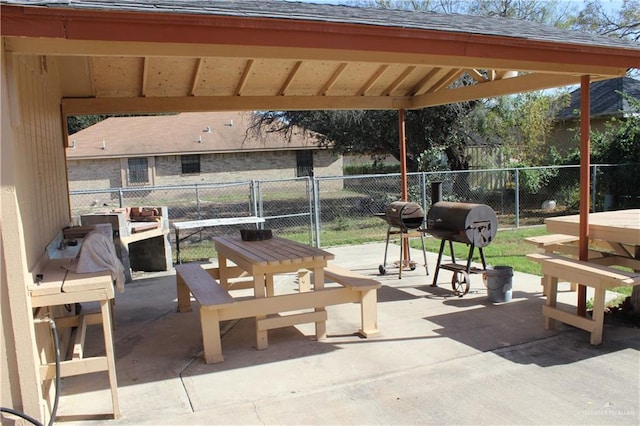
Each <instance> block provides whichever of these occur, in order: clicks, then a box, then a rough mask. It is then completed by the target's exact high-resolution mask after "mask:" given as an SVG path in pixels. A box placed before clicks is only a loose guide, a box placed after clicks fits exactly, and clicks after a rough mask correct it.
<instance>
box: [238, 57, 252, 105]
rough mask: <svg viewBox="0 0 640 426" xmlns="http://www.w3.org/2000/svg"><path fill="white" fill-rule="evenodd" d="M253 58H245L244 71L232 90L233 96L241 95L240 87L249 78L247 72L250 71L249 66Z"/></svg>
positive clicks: (241, 87) (242, 86)
mask: <svg viewBox="0 0 640 426" xmlns="http://www.w3.org/2000/svg"><path fill="white" fill-rule="evenodd" d="M253 61H254V60H253V59H249V60H247V63H246V65H245V67H244V71H242V76H241V77H240V80H239V81H238V84H237V86H236V89H235V90H234V94H235V96H242V89H243V88H244V86H245V85H246V84H247V80H248V79H249V73H250V72H251V67H252V66H253Z"/></svg>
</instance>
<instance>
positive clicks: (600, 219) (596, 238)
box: [528, 209, 640, 344]
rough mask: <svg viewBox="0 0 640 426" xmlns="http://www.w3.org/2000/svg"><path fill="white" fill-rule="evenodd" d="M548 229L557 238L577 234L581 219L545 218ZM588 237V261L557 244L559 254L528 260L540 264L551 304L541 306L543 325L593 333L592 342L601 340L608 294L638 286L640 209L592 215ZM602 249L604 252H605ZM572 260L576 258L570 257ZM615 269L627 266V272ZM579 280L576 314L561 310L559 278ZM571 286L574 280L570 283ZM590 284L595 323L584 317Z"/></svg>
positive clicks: (572, 246) (593, 320) (572, 248)
mask: <svg viewBox="0 0 640 426" xmlns="http://www.w3.org/2000/svg"><path fill="white" fill-rule="evenodd" d="M545 223H546V225H547V231H548V232H549V233H551V234H561V235H556V236H555V237H558V236H579V234H580V215H571V216H560V217H551V218H547V219H545ZM587 236H588V239H589V247H588V251H587V257H588V258H587V259H583V260H576V259H575V257H578V254H579V250H578V247H576V246H575V245H566V246H565V245H564V244H562V243H559V244H556V246H557V250H555V251H556V252H559V253H561V255H559V256H558V255H555V254H545V255H541V254H533V255H529V256H528V257H529V259H531V260H534V261H536V262H539V263H541V265H542V273H543V274H544V276H543V282H544V283H545V284H544V285H545V289H544V291H545V294H546V296H547V301H546V303H545V306H544V307H543V315H544V316H545V327H546V328H547V329H550V328H553V325H554V321H555V320H560V321H562V322H564V323H567V324H571V325H573V326H575V327H578V328H582V329H584V330H586V331H589V332H590V333H591V343H592V344H599V343H601V341H602V329H603V321H604V310H605V292H606V290H607V289H610V288H613V287H617V286H627V285H628V286H635V285H640V274H639V273H638V271H640V209H635V210H618V211H608V212H598V213H590V214H589V217H588V230H587ZM603 247H604V249H605V251H601V249H602V248H603ZM567 255H569V256H571V257H573V259H572V258H571V257H569V256H567ZM611 266H626V267H629V268H631V269H633V270H634V271H636V272H626V271H622V270H620V269H614V268H611ZM559 279H562V280H575V281H577V282H578V283H579V284H581V285H580V287H579V289H578V303H577V312H576V314H570V313H568V312H564V311H562V310H560V309H558V308H557V305H556V299H557V290H558V280H559ZM572 282H573V281H572ZM586 286H589V287H592V288H593V289H594V301H593V314H592V319H588V318H586Z"/></svg>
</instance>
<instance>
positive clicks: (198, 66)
mask: <svg viewBox="0 0 640 426" xmlns="http://www.w3.org/2000/svg"><path fill="white" fill-rule="evenodd" d="M202 62H203V59H202V58H198V61H197V63H196V67H195V69H194V71H193V78H192V79H191V90H189V95H190V96H195V95H196V89H197V88H198V82H199V81H200V72H201V71H202Z"/></svg>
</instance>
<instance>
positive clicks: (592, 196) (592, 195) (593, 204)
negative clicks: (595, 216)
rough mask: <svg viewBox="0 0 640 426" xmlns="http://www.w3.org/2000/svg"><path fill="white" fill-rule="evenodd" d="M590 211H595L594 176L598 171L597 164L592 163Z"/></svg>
mask: <svg viewBox="0 0 640 426" xmlns="http://www.w3.org/2000/svg"><path fill="white" fill-rule="evenodd" d="M591 169H592V170H591V211H592V212H595V211H596V192H597V191H596V189H597V188H596V176H597V172H598V166H597V165H596V164H593V165H592V166H591Z"/></svg>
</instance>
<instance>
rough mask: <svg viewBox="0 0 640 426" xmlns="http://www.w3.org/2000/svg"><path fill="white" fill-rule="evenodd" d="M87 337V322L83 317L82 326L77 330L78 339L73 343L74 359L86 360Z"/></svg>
mask: <svg viewBox="0 0 640 426" xmlns="http://www.w3.org/2000/svg"><path fill="white" fill-rule="evenodd" d="M86 337H87V321H86V317H85V316H83V317H82V321H80V326H79V327H78V329H77V330H76V339H75V342H74V343H73V355H72V357H71V358H72V359H74V360H78V359H82V358H84V341H85V338H86Z"/></svg>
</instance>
